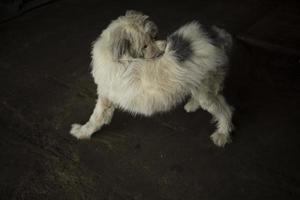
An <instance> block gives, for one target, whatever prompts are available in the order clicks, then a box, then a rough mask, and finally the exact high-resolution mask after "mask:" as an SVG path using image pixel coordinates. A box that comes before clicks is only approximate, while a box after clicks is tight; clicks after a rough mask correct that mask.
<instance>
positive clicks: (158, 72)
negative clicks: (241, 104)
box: [71, 11, 233, 146]
mask: <svg viewBox="0 0 300 200" xmlns="http://www.w3.org/2000/svg"><path fill="white" fill-rule="evenodd" d="M147 18H148V16H146V15H143V14H142V13H139V12H135V11H127V12H126V15H125V16H121V17H119V18H118V19H116V20H114V21H112V23H111V24H110V25H109V26H108V27H107V29H105V30H104V31H103V32H102V34H101V36H100V37H99V38H98V39H97V40H96V41H95V43H94V45H93V50H92V75H93V77H94V80H95V82H96V84H97V86H98V88H97V92H98V100H97V103H96V106H95V109H94V111H93V113H92V115H91V117H90V119H89V121H88V122H87V123H86V124H84V125H79V124H73V125H72V129H71V134H72V135H73V136H75V137H76V138H78V139H86V138H90V137H91V135H92V134H93V133H94V132H96V131H97V130H99V129H100V128H101V127H102V126H103V125H104V124H108V123H109V122H110V120H111V118H112V116H113V112H114V109H115V107H117V108H121V109H123V110H126V111H129V112H131V113H133V114H143V115H146V116H150V115H152V114H154V113H157V112H163V111H168V110H170V109H172V108H173V107H175V106H176V105H177V104H179V103H181V102H182V101H183V100H184V99H185V98H186V97H187V96H190V100H189V101H188V102H187V104H186V105H185V106H184V109H185V110H186V111H187V112H193V111H196V110H197V109H198V108H199V107H202V108H203V109H204V110H206V111H208V112H209V113H211V114H212V115H213V117H214V119H215V121H216V122H217V129H216V131H215V132H214V133H213V134H212V135H211V139H212V140H213V142H214V143H215V144H216V145H217V146H224V145H225V144H226V143H228V142H230V132H231V131H232V129H233V125H232V122H231V118H232V112H233V109H232V108H231V107H230V106H229V105H228V104H227V103H226V101H225V99H224V97H223V96H222V94H221V91H222V84H223V81H224V78H225V74H226V70H225V66H226V64H227V61H228V57H227V50H229V49H230V47H231V44H232V40H231V36H230V35H229V34H228V33H227V32H225V31H224V30H222V29H219V28H217V27H212V28H210V29H209V31H205V29H204V27H203V26H201V25H200V24H199V23H197V22H192V23H189V24H187V25H184V26H183V27H181V28H180V29H179V30H177V31H176V32H175V33H173V34H172V35H171V36H169V37H168V39H167V41H155V40H154V37H155V35H156V33H157V28H156V26H155V24H154V23H153V22H151V21H149V20H147Z"/></svg>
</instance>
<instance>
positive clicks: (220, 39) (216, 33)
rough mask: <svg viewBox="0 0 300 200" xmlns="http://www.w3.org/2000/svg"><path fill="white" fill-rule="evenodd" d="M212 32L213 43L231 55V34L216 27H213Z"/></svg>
mask: <svg viewBox="0 0 300 200" xmlns="http://www.w3.org/2000/svg"><path fill="white" fill-rule="evenodd" d="M211 31H212V35H213V38H212V39H213V42H214V43H216V45H217V46H219V47H220V48H222V49H223V50H224V51H225V52H226V53H230V52H231V49H232V45H233V40H232V36H231V34H230V33H228V32H227V31H226V30H224V29H221V28H219V27H217V26H215V25H213V26H212V27H211Z"/></svg>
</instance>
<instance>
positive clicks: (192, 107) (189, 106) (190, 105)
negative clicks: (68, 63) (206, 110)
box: [184, 100, 200, 113]
mask: <svg viewBox="0 0 300 200" xmlns="http://www.w3.org/2000/svg"><path fill="white" fill-rule="evenodd" d="M199 106H200V105H199V103H198V102H196V101H194V100H190V101H188V102H187V103H186V104H185V105H184V110H185V111H186V112H188V113H189V112H195V111H196V110H197V109H198V108H199Z"/></svg>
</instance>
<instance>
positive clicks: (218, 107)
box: [197, 92, 233, 147]
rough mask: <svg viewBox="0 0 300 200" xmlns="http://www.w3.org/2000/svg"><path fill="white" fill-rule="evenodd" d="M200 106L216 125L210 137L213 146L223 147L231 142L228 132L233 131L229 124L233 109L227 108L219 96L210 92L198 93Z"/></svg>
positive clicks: (223, 99) (222, 98) (231, 125)
mask: <svg viewBox="0 0 300 200" xmlns="http://www.w3.org/2000/svg"><path fill="white" fill-rule="evenodd" d="M197 97H198V98H197V99H198V101H199V104H200V106H201V107H202V108H203V109H204V110H206V111H208V112H209V113H211V114H212V115H213V118H214V120H215V121H216V123H217V130H216V131H215V132H214V133H213V134H212V135H211V136H210V137H211V139H212V141H213V142H214V144H215V145H217V146H219V147H224V146H225V144H226V143H229V142H230V141H231V139H230V132H231V131H232V130H233V124H232V122H231V119H232V113H233V108H232V107H231V106H229V105H228V104H227V102H226V100H225V98H224V97H223V95H221V94H214V93H211V92H204V93H201V92H200V93H198V95H197Z"/></svg>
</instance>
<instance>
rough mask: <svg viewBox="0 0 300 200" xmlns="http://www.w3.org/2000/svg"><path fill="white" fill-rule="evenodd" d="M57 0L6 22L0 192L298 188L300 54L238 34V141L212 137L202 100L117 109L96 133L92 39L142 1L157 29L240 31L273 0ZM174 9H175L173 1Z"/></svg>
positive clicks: (6, 195)
mask: <svg viewBox="0 0 300 200" xmlns="http://www.w3.org/2000/svg"><path fill="white" fill-rule="evenodd" d="M153 5H154V3H153V2H150V1H149V2H143V3H141V2H140V1H136V2H130V3H125V2H122V3H118V2H117V1H109V4H103V3H99V2H98V1H96V0H94V1H92V0H90V1H79V0H65V1H55V2H53V3H51V4H48V5H46V6H44V7H40V8H38V9H35V10H32V11H31V12H28V13H25V14H24V15H23V16H21V17H19V18H16V19H13V20H11V21H7V22H5V23H2V24H0V85H1V87H0V113H1V115H0V126H1V131H0V163H1V164H0V196H1V199H31V200H32V199H72V200H74V199H107V200H199V199H222V200H223V199H239V200H240V199H243V200H246V199H256V200H257V199H264V200H265V199H272V200H274V199H300V171H299V169H300V159H299V155H298V154H299V152H300V145H299V141H300V134H299V133H300V128H299V126H298V125H297V123H299V119H300V112H299V108H300V104H299V100H300V84H299V83H300V66H299V65H300V63H299V56H297V55H293V56H291V55H284V54H279V53H276V52H268V51H265V50H263V49H260V48H257V47H254V46H251V45H248V44H245V43H243V42H242V41H240V40H236V41H235V44H236V45H235V49H234V52H233V56H232V61H231V71H230V75H229V77H228V79H227V82H226V88H225V95H226V97H227V98H228V101H229V102H230V103H231V104H232V105H234V106H235V107H236V114H235V116H234V122H235V124H236V127H237V129H236V131H235V133H234V137H233V143H232V144H230V145H228V146H226V147H225V148H218V147H215V146H214V145H213V144H212V142H211V141H210V139H209V135H210V134H211V133H212V131H213V130H214V125H213V124H211V123H210V119H211V116H210V115H209V114H208V113H206V112H205V111H202V110H199V111H197V112H196V113H192V114H186V113H185V112H184V110H183V105H180V106H179V107H178V108H177V109H176V110H174V111H172V112H170V113H165V114H160V115H156V116H153V117H151V118H145V117H142V116H136V117H133V116H131V115H129V114H127V113H124V112H122V111H117V112H116V114H115V115H114V118H113V120H112V123H111V125H109V126H107V127H104V128H103V129H102V130H101V131H99V132H97V133H96V134H95V135H93V137H92V139H91V140H89V141H77V140H76V139H74V138H72V137H71V136H70V135H69V128H70V124H71V123H73V122H82V123H83V122H85V121H86V120H87V119H88V117H89V115H90V113H91V112H92V109H93V107H94V103H95V98H96V87H95V85H94V83H93V80H92V77H91V75H90V73H89V71H90V68H89V62H90V54H89V52H90V45H91V42H92V41H93V40H95V38H96V37H97V36H98V35H99V34H100V32H101V30H102V29H104V28H105V27H106V26H107V25H108V24H109V22H110V21H111V20H112V19H114V18H116V17H117V16H119V15H121V14H123V13H124V11H125V10H126V9H136V10H140V11H143V12H145V13H147V14H149V15H150V16H151V17H152V19H153V20H154V21H155V22H157V24H158V26H159V28H160V31H161V35H160V36H161V37H162V38H163V37H166V35H167V34H169V33H171V32H172V31H173V30H174V29H176V28H177V27H179V26H180V25H182V24H184V23H185V22H187V21H190V20H194V19H196V20H199V21H200V22H202V23H204V24H216V25H219V26H221V27H224V28H226V29H227V30H229V31H230V32H231V33H232V34H233V35H240V34H243V32H244V31H246V30H247V28H249V26H251V25H252V24H254V23H255V22H257V21H258V20H259V19H260V18H262V17H263V16H264V15H265V14H266V13H267V12H269V11H270V10H272V9H275V8H277V7H278V6H280V5H281V4H280V2H276V3H274V1H264V2H262V1H259V0H254V1H253V0H252V1H250V0H248V1H247V0H246V1H237V0H232V1H226V3H225V1H219V0H210V1H201V3H198V4H195V3H193V2H192V1H185V3H184V4H179V3H172V4H170V5H169V4H167V3H162V2H159V4H158V5H159V6H158V7H154V6H153ZM167 9H168V10H167Z"/></svg>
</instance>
